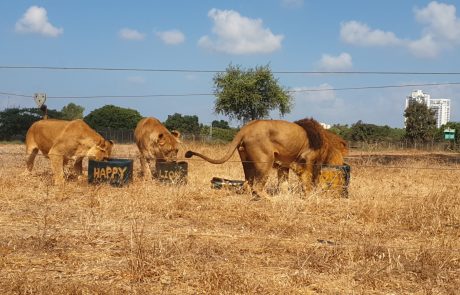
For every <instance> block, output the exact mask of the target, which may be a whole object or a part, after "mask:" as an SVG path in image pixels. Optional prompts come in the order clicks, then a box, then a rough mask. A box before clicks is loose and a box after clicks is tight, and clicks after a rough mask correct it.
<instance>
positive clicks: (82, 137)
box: [26, 119, 113, 184]
mask: <svg viewBox="0 0 460 295" xmlns="http://www.w3.org/2000/svg"><path fill="white" fill-rule="evenodd" d="M112 147H113V142H112V141H111V140H105V139H104V138H103V137H102V136H101V135H99V134H98V133H97V132H96V131H94V130H93V129H92V128H91V127H89V126H88V124H86V123H85V122H84V121H83V120H80V119H78V120H73V121H65V120H55V119H45V120H40V121H37V122H35V123H33V124H32V126H30V128H29V130H27V134H26V153H27V155H28V158H27V170H26V172H29V173H30V172H31V171H32V169H33V167H34V160H35V157H36V155H37V154H38V151H41V152H42V154H43V155H45V156H47V157H48V158H49V159H50V161H51V169H52V171H53V175H54V183H55V184H63V183H64V165H65V164H67V162H68V161H69V160H70V159H74V160H75V164H74V172H76V173H77V174H78V175H81V174H82V172H83V171H82V169H83V167H82V161H83V158H84V157H89V158H94V159H95V160H98V161H100V160H103V159H104V158H106V157H110V154H111V153H112Z"/></svg>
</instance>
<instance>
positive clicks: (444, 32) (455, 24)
mask: <svg viewBox="0 0 460 295" xmlns="http://www.w3.org/2000/svg"><path fill="white" fill-rule="evenodd" d="M415 19H416V20H417V21H418V22H420V23H422V24H427V27H426V28H425V29H424V35H425V36H427V35H432V36H434V38H435V39H438V40H439V41H445V42H453V43H460V19H458V18H457V15H456V8H455V6H454V5H448V4H444V3H438V2H436V1H433V2H430V3H429V4H428V5H427V6H426V7H425V8H422V9H415Z"/></svg>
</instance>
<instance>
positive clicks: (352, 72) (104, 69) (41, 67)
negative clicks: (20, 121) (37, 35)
mask: <svg viewBox="0 0 460 295" xmlns="http://www.w3.org/2000/svg"><path fill="white" fill-rule="evenodd" d="M0 69H4V70H10V69H15V70H53V71H130V72H180V73H222V72H225V71H226V70H202V69H153V68H111V67H59V66H14V65H13V66H10V65H0ZM272 73H274V74H314V75H328V74H332V75H460V72H414V71H272Z"/></svg>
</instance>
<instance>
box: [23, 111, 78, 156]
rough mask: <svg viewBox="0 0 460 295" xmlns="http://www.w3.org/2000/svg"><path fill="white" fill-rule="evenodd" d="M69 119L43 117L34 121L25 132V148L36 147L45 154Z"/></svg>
mask: <svg viewBox="0 0 460 295" xmlns="http://www.w3.org/2000/svg"><path fill="white" fill-rule="evenodd" d="M69 123H70V121H64V120H55V119H45V120H40V121H36V122H34V123H33V124H32V125H31V126H30V128H29V130H27V134H26V147H27V149H28V150H29V149H34V148H38V149H39V150H40V151H42V153H43V154H47V153H48V152H49V150H50V149H51V147H52V146H53V144H54V143H55V141H56V139H57V138H59V136H60V135H61V133H62V132H63V131H64V130H65V128H66V126H67V125H68V124H69Z"/></svg>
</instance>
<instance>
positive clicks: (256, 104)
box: [213, 65, 292, 123]
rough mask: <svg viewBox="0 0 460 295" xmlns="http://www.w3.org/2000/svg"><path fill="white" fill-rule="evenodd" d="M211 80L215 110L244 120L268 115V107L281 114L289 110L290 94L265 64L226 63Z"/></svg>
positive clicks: (290, 104)
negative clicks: (244, 66) (250, 66)
mask: <svg viewBox="0 0 460 295" xmlns="http://www.w3.org/2000/svg"><path fill="white" fill-rule="evenodd" d="M213 80H214V94H215V96H216V97H217V98H216V101H215V107H214V111H215V112H216V113H218V114H224V115H226V116H229V117H230V118H231V119H237V120H241V121H243V123H246V122H248V121H250V120H255V119H262V118H266V117H268V115H269V112H270V111H271V110H275V109H279V112H280V115H281V116H284V115H285V114H287V113H289V112H290V111H291V106H292V97H291V96H290V94H289V93H288V92H287V91H286V90H284V89H283V88H282V87H281V86H279V85H278V80H277V79H275V78H274V77H273V74H272V72H271V70H270V67H269V66H268V65H267V66H259V67H256V68H255V69H248V70H243V69H241V68H240V67H239V66H232V65H229V66H228V68H227V69H226V71H225V72H224V73H217V74H216V75H215V76H214V78H213Z"/></svg>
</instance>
